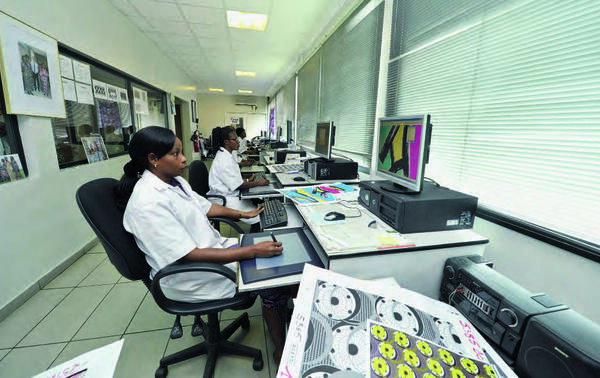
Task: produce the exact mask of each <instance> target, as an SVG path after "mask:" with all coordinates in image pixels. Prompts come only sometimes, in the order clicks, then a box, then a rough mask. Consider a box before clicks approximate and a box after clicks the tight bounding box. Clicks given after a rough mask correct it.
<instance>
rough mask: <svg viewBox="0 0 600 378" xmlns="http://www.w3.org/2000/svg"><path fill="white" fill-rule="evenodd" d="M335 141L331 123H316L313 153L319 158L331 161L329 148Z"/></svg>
mask: <svg viewBox="0 0 600 378" xmlns="http://www.w3.org/2000/svg"><path fill="white" fill-rule="evenodd" d="M334 141H335V126H334V125H333V122H319V123H317V135H316V137H315V153H316V154H317V155H320V156H321V157H324V158H327V159H331V147H332V146H333V145H334Z"/></svg>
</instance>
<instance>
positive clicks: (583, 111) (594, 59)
mask: <svg viewBox="0 0 600 378" xmlns="http://www.w3.org/2000/svg"><path fill="white" fill-rule="evenodd" d="M445 3H446V2H444V1H422V0H419V1H416V0H415V1H403V2H397V3H396V4H395V6H396V9H395V20H394V27H395V28H396V29H397V30H396V31H397V32H396V33H395V35H394V36H392V46H394V47H393V48H392V50H393V51H394V54H396V55H395V56H392V57H391V60H390V63H389V67H388V68H389V74H388V93H387V103H386V114H387V115H390V116H391V115H397V114H413V113H425V112H427V113H430V114H431V115H432V123H433V135H432V141H431V155H430V164H429V165H428V166H427V168H426V175H427V176H428V177H431V178H433V179H435V180H436V181H438V182H439V183H440V184H442V185H445V186H449V187H452V188H454V189H457V190H460V191H464V192H467V193H471V194H474V195H476V196H478V197H479V203H480V205H481V206H482V207H484V208H488V209H490V210H494V211H497V212H500V213H503V214H506V215H509V216H513V217H516V218H519V219H522V220H524V221H527V222H530V223H533V224H535V225H538V226H542V227H544V228H546V229H548V230H551V231H555V232H558V233H563V234H567V235H569V236H572V237H574V238H577V239H581V240H583V241H585V242H587V243H592V244H595V245H599V244H600V233H599V232H598V230H600V218H599V217H598V213H599V210H600V201H599V199H600V198H599V194H600V70H599V69H598V62H600V24H599V23H598V22H597V20H598V19H599V17H600V3H598V2H589V1H581V2H558V1H543V2H540V1H504V2H472V4H473V7H472V8H469V9H467V10H466V11H465V9H463V11H464V12H463V13H464V15H463V16H461V17H458V15H457V13H458V12H456V13H454V14H452V11H451V10H448V15H447V17H446V18H445V19H444V20H443V21H444V22H441V23H440V22H434V20H435V17H433V16H434V15H435V14H434V13H435V12H437V10H438V9H440V7H442V8H443V7H444V4H445ZM486 3H487V4H486ZM462 4H463V5H464V6H467V4H466V3H465V2H463V3H462ZM459 8H460V7H459ZM399 30H401V32H398V31H399ZM399 39H402V41H399Z"/></svg>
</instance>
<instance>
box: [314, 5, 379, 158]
mask: <svg viewBox="0 0 600 378" xmlns="http://www.w3.org/2000/svg"><path fill="white" fill-rule="evenodd" d="M373 4H374V2H365V5H364V6H362V7H361V8H359V9H357V10H356V11H355V12H354V13H353V14H352V15H351V16H350V17H348V19H346V21H344V23H343V24H342V25H341V26H340V27H339V28H338V29H337V30H336V31H335V32H334V33H333V34H332V35H331V37H330V38H329V39H328V40H327V41H326V42H325V44H324V45H323V47H322V49H321V50H322V53H321V54H322V57H323V60H322V64H321V95H320V97H319V98H320V101H319V106H320V109H319V121H333V122H334V125H335V127H336V134H335V145H334V146H333V153H334V154H340V155H344V156H347V157H349V158H351V159H353V160H354V161H357V162H358V163H359V164H360V165H361V166H364V167H369V166H370V165H371V153H372V148H373V127H374V122H375V107H376V104H377V83H378V76H379V56H380V50H381V30H382V23H383V8H384V3H383V2H381V3H379V5H377V6H376V7H374V8H372V6H373Z"/></svg>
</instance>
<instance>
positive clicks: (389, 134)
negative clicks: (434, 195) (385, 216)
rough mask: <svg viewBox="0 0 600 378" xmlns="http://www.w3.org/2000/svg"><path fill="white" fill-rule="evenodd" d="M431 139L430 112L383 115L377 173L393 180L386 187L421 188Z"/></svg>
mask: <svg viewBox="0 0 600 378" xmlns="http://www.w3.org/2000/svg"><path fill="white" fill-rule="evenodd" d="M430 141H431V117H430V116H429V114H425V115H416V116H399V117H393V118H380V119H379V143H378V148H377V175H378V176H380V177H381V178H384V179H386V180H390V181H391V182H392V185H386V186H384V187H383V189H386V190H388V191H393V192H401V193H419V192H421V188H422V186H423V178H424V175H425V164H427V162H428V160H429V143H430Z"/></svg>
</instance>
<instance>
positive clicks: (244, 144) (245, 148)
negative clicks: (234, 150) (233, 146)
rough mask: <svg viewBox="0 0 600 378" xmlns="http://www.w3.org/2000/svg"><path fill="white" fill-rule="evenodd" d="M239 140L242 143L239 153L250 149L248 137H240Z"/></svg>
mask: <svg viewBox="0 0 600 378" xmlns="http://www.w3.org/2000/svg"><path fill="white" fill-rule="evenodd" d="M237 139H238V142H239V143H240V148H238V153H240V154H243V153H244V152H246V150H247V149H248V139H246V138H244V139H242V138H240V137H238V138H237Z"/></svg>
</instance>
